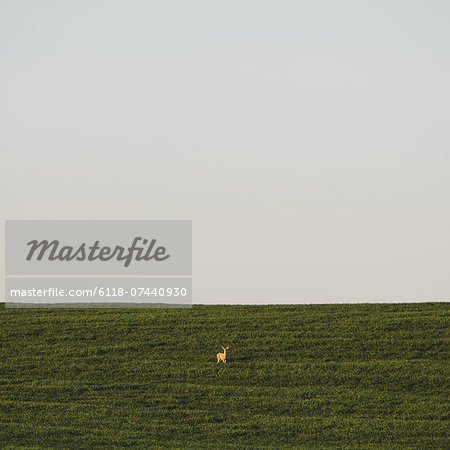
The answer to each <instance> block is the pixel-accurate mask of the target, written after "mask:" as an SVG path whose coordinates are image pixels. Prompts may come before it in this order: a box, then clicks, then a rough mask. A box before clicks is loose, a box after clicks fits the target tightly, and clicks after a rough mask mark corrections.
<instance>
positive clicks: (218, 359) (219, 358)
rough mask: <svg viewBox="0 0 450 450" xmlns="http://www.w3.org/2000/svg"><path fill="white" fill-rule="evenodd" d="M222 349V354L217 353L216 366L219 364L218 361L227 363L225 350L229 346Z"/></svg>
mask: <svg viewBox="0 0 450 450" xmlns="http://www.w3.org/2000/svg"><path fill="white" fill-rule="evenodd" d="M221 347H222V346H221ZM222 348H223V353H217V364H219V363H220V361H223V362H224V363H226V362H227V349H228V348H230V346H229V345H228V346H227V347H222Z"/></svg>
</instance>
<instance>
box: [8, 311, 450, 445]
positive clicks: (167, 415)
mask: <svg viewBox="0 0 450 450" xmlns="http://www.w3.org/2000/svg"><path fill="white" fill-rule="evenodd" d="M449 312H450V307H449V304H447V303H415V304H402V305H400V304H391V305H389V304H383V305H375V304H372V305H369V304H365V305H310V306H309V305H294V306H228V305H221V306H194V307H192V308H189V309H92V310H86V309H82V310H73V309H41V310H39V309H23V310H19V309H5V308H1V309H0V324H1V325H0V342H1V352H0V447H1V448H8V447H10V448H20V447H26V448H40V447H45V448H54V447H64V448H112V447H135V448H144V447H159V448H188V447H191V448H323V447H338V448H346V447H348V448H390V447H391V448H450V440H449V437H448V433H449V411H450V405H449V376H448V375H449V362H448V349H449V333H448V332H449V327H448V320H449ZM221 345H223V346H227V345H229V346H230V348H229V350H228V353H227V363H226V364H224V363H222V362H221V363H219V364H217V362H216V361H217V359H216V353H218V352H219V351H222V350H221Z"/></svg>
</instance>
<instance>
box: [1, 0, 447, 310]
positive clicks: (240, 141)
mask: <svg viewBox="0 0 450 450" xmlns="http://www.w3.org/2000/svg"><path fill="white" fill-rule="evenodd" d="M448 17H450V3H449V2H448V1H446V0H445V1H444V0H442V1H441V0H433V1H432V2H425V1H414V0H407V1H406V0H405V1H402V0H396V1H392V0H389V1H386V0H377V1H369V0H367V1H361V0H357V1H349V0H343V1H340V2H336V1H333V0H318V1H314V2H311V1H300V0H296V1H290V0H283V1H280V2H274V1H261V0H258V1H253V0H246V1H234V0H229V1H226V2H216V1H196V0H193V1H190V2H186V1H175V0H173V1H170V0H169V1H165V2H161V1H144V0H132V1H111V0H95V1H92V0H90V1H87V0H77V1H73V0H68V1H64V2H61V1H56V0H43V1H40V2H35V1H31V0H0V158H1V159H0V221H1V227H2V228H3V226H4V225H3V221H4V220H6V219H130V220H132V219H191V220H192V221H193V301H194V303H324V302H325V303H332V302H345V303H348V302H406V301H448V300H449V299H450V276H449V270H450V235H449V229H450V177H449V175H448V174H449V172H450V170H449V169H450V114H449V111H448V105H449V104H450V87H449V82H448V80H450V27H448ZM3 234H4V233H3V232H2V233H1V236H2V238H1V240H0V247H1V248H0V250H1V253H2V254H3V253H4V237H3ZM0 269H1V271H2V272H4V262H3V261H2V266H1V267H0ZM0 282H1V283H3V280H1V281H0ZM0 290H3V287H2V285H0Z"/></svg>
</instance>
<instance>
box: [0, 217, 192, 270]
mask: <svg viewBox="0 0 450 450" xmlns="http://www.w3.org/2000/svg"><path fill="white" fill-rule="evenodd" d="M5 229H6V275H7V276H8V275H33V276H34V275H48V276H53V275H71V276H75V275H119V276H128V275H146V276H158V275H164V276H167V275H182V276H190V275H192V222H191V221H189V220H148V221H135V220H132V221H125V220H118V221H117V220H114V221H109V220H75V221H71V220H67V221H66V220H57V221H53V220H52V221H50V220H30V221H29V220H8V221H6V224H5Z"/></svg>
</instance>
